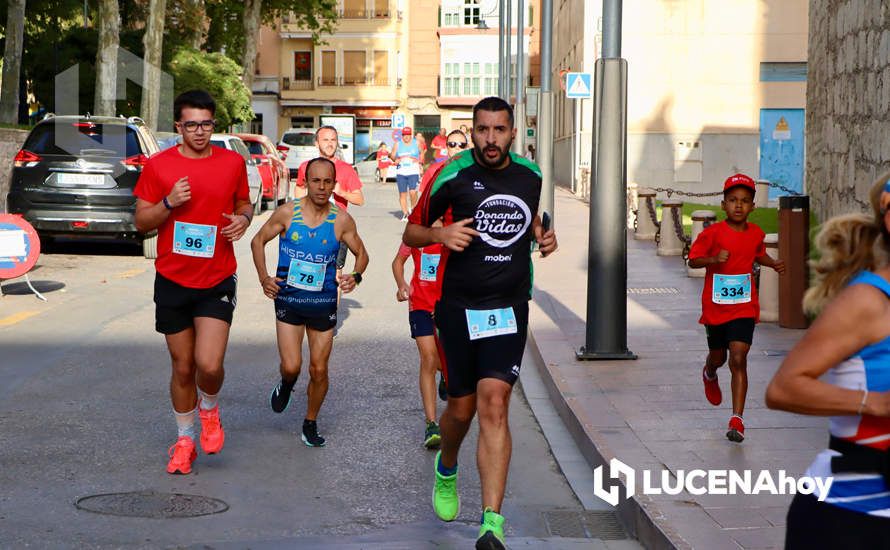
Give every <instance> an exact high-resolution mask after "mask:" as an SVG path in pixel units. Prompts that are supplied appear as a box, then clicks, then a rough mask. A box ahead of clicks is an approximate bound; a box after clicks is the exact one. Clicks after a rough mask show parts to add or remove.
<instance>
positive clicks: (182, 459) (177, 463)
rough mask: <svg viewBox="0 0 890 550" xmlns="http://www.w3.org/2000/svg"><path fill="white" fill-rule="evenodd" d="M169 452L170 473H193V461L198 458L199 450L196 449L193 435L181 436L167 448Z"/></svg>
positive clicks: (168, 469)
mask: <svg viewBox="0 0 890 550" xmlns="http://www.w3.org/2000/svg"><path fill="white" fill-rule="evenodd" d="M167 454H168V455H169V456H170V462H168V463H167V473H168V474H190V473H192V462H194V461H195V459H196V458H198V451H196V450H195V442H194V441H192V438H191V437H188V436H187V435H183V436H181V437H180V438H179V439H177V440H176V443H175V444H174V445H173V446H172V447H170V449H168V450H167Z"/></svg>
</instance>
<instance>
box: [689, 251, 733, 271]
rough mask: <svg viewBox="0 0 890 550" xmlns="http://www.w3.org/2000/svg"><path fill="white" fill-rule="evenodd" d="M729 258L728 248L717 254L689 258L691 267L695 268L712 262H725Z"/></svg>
mask: <svg viewBox="0 0 890 550" xmlns="http://www.w3.org/2000/svg"><path fill="white" fill-rule="evenodd" d="M728 258H729V252H728V251H726V250H721V251H720V252H719V253H718V254H717V255H716V256H706V257H702V258H695V259H691V258H690V260H689V262H688V263H689V267H691V268H693V269H698V268H699V267H705V266H709V265H712V264H719V263H723V262H725V261H726V260H727V259H728Z"/></svg>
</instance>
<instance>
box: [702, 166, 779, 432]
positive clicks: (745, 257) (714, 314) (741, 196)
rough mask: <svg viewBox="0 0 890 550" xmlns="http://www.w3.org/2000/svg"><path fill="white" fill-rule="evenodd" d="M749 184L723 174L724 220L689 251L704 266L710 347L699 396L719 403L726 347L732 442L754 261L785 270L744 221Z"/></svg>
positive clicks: (744, 379)
mask: <svg viewBox="0 0 890 550" xmlns="http://www.w3.org/2000/svg"><path fill="white" fill-rule="evenodd" d="M755 189H756V188H755V184H754V180H752V179H751V178H749V177H748V176H746V175H744V174H736V175H734V176H730V177H729V178H727V179H726V181H725V182H724V183H723V201H721V203H720V207H721V208H722V209H723V211H724V212H726V220H724V221H722V222H720V223H714V224H711V225H710V226H708V227H706V228H705V229H704V231H702V232H701V234H700V235H699V236H698V238H697V239H695V242H694V243H692V248H691V249H690V250H689V267H692V268H700V267H704V268H705V270H706V275H705V284H704V289H703V290H702V296H701V303H702V315H701V318H700V319H699V323H701V324H703V325H705V332H706V334H707V338H708V349H709V350H710V351H709V352H708V356H707V359H705V366H704V368H703V369H702V380H703V382H704V386H705V396H706V397H707V399H708V401H709V402H710V403H711V404H712V405H715V406H716V405H719V404H720V403H721V402H722V400H723V396H722V394H721V392H720V385H719V384H718V383H717V369H718V368H720V367H721V366H722V365H723V363H725V362H726V355H727V353H726V352H727V350H729V371H730V374H731V376H732V382H731V387H732V416H731V417H730V419H729V431H727V432H726V437H727V438H728V439H729V440H730V441H734V442H736V443H741V442H742V441H743V440H744V439H745V424H744V421H743V420H742V414H743V413H744V411H745V396H746V394H747V393H748V370H747V365H748V350H750V349H751V342H752V340H753V337H754V324H755V323H757V321H758V320H759V319H760V303H759V302H758V300H757V287H756V286H755V285H754V282H753V276H752V270H753V269H754V262H755V261H756V262H757V263H759V264H760V265H762V266H766V267H771V268H773V269H775V270H776V271H777V272H778V273H779V274H782V273H785V263H784V262H783V261H781V260H774V259H773V258H772V257H770V256H769V255H768V254H767V253H766V247H765V246H764V244H763V238H764V237H765V235H764V233H763V230H762V229H760V228H759V227H758V226H757V225H755V224H753V223H751V222H749V221H748V215H749V214H751V211H752V210H754V192H755Z"/></svg>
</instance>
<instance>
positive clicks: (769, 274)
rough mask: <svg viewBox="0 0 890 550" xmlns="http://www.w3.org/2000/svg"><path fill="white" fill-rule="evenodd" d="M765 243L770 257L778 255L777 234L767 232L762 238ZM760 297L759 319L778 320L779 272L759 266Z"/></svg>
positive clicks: (773, 257) (766, 320)
mask: <svg viewBox="0 0 890 550" xmlns="http://www.w3.org/2000/svg"><path fill="white" fill-rule="evenodd" d="M763 242H764V244H766V253H767V254H768V255H769V257H770V258H772V259H774V260H775V259H776V258H778V257H779V234H778V233H769V234H767V236H766V238H765V239H764V240H763ZM757 295H758V297H759V298H760V320H761V321H765V322H768V323H775V322H776V321H778V320H779V274H778V273H776V272H775V270H773V269H772V268H769V267H761V268H760V288H759V290H758V292H757Z"/></svg>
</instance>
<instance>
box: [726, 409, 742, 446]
mask: <svg viewBox="0 0 890 550" xmlns="http://www.w3.org/2000/svg"><path fill="white" fill-rule="evenodd" d="M726 439H728V440H730V441H734V442H735V443H741V442H742V441H744V440H745V422H744V421H743V420H742V417H741V416H739V415H737V414H734V415H732V416H730V417H729V431H728V432H726Z"/></svg>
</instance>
